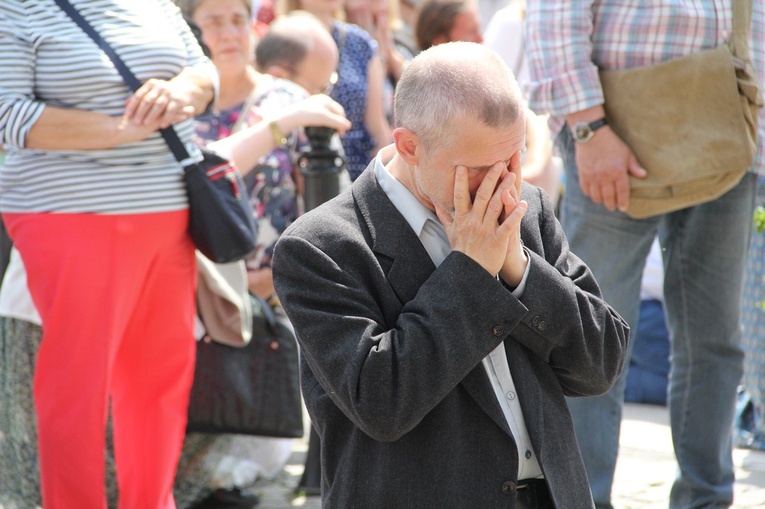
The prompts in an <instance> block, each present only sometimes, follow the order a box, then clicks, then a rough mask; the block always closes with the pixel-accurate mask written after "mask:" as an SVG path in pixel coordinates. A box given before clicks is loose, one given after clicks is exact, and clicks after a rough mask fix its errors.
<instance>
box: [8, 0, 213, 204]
mask: <svg viewBox="0 0 765 509" xmlns="http://www.w3.org/2000/svg"><path fill="white" fill-rule="evenodd" d="M72 4H73V5H74V6H75V7H76V8H77V9H78V10H79V11H80V12H81V13H82V15H83V16H84V17H85V19H87V20H88V22H89V23H90V24H92V25H93V26H94V28H95V29H96V30H97V31H98V32H99V34H101V36H102V37H103V38H104V39H105V40H106V41H107V42H108V43H109V45H110V46H112V48H114V50H115V51H116V52H117V54H119V55H120V57H121V58H122V59H123V60H124V61H125V63H126V64H127V66H128V67H129V68H130V69H131V70H132V71H133V73H135V75H136V76H137V77H138V79H139V80H140V81H142V82H143V81H146V80H148V79H149V78H157V79H163V80H169V79H171V78H173V77H174V76H176V75H177V74H178V73H179V72H180V71H181V70H182V69H183V68H184V67H187V66H194V67H196V68H199V69H201V70H203V71H204V72H206V73H207V74H209V75H210V77H211V79H213V82H214V83H216V85H217V80H218V78H217V71H216V70H215V67H214V66H213V65H212V63H211V62H210V61H209V59H207V58H206V57H204V55H203V54H202V51H201V49H200V48H199V45H198V44H197V42H196V40H195V39H194V36H193V35H192V33H191V31H190V30H189V29H188V26H187V25H186V23H185V21H184V20H183V18H182V17H181V15H180V13H179V11H178V9H177V7H176V6H175V5H174V4H173V3H172V2H171V1H170V0H72ZM0 76H2V78H1V79H0V145H3V146H4V147H5V148H6V150H8V155H7V158H6V160H5V164H4V166H3V167H2V169H0V210H2V211H4V212H85V213H87V212H92V213H144V212H166V211H173V210H181V209H184V208H186V207H187V206H188V203H187V198H186V192H185V188H184V185H183V181H182V177H181V173H180V166H179V165H178V163H177V162H176V161H175V159H174V158H173V156H172V155H171V153H170V151H169V149H168V148H167V145H166V144H165V142H164V141H163V139H162V137H161V136H160V135H159V134H158V133H155V134H153V135H151V136H150V137H149V138H147V139H145V140H143V141H140V142H136V143H129V144H125V145H120V146H117V147H114V148H111V149H104V150H32V149H27V148H25V142H26V138H27V135H28V134H29V131H30V129H31V127H32V125H33V124H34V123H35V122H36V121H37V119H38V118H39V117H40V115H41V113H42V111H43V109H44V108H45V106H46V105H51V106H56V107H62V108H75V109H81V110H89V111H95V112H101V113H105V114H108V115H112V116H121V115H122V114H123V112H124V109H125V102H126V101H127V99H128V98H129V97H130V96H131V95H132V92H131V91H130V89H129V88H128V87H127V85H125V84H124V82H123V80H122V77H121V76H120V75H119V73H118V72H117V70H116V69H115V68H114V66H113V65H112V63H111V61H110V60H109V59H108V57H107V56H106V55H105V54H104V53H103V52H102V51H101V50H100V49H99V47H98V46H97V45H96V44H95V43H94V42H93V41H92V40H91V39H90V38H89V37H88V36H87V35H86V34H85V33H84V32H82V30H81V29H80V28H79V27H78V26H77V25H76V24H75V23H74V22H73V21H71V19H70V18H69V17H68V16H67V15H66V14H65V13H64V12H63V11H61V10H60V9H59V7H58V6H56V4H55V3H54V1H53V0H2V1H0ZM175 127H176V130H178V132H179V135H180V136H181V138H182V139H183V140H184V141H189V140H191V139H192V138H193V135H194V123H193V120H189V121H185V122H182V123H179V124H177V125H176V126H175Z"/></svg>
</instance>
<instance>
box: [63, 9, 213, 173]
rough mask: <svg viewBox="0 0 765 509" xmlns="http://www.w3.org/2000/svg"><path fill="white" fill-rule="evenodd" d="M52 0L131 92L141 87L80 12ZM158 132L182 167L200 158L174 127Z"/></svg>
mask: <svg viewBox="0 0 765 509" xmlns="http://www.w3.org/2000/svg"><path fill="white" fill-rule="evenodd" d="M54 1H55V2H56V5H58V6H59V7H60V8H61V10H62V11H64V12H65V13H66V15H67V16H69V17H70V18H71V19H72V21H74V22H75V23H77V26H79V27H80V28H81V29H82V31H83V32H85V33H86V34H87V35H88V36H89V37H90V38H91V39H93V42H95V43H96V44H97V45H98V47H99V48H101V51H103V52H104V53H105V54H106V56H108V57H109V60H111V61H112V63H113V64H114V67H115V68H116V69H117V71H118V72H119V73H120V75H121V76H122V79H123V80H125V84H126V85H127V86H128V88H130V90H132V91H133V92H135V91H136V90H138V89H139V88H141V85H142V83H141V81H140V80H139V79H138V78H137V77H136V76H135V74H133V72H132V71H131V70H130V68H129V67H128V66H127V64H125V62H124V61H123V60H122V59H121V58H120V56H119V55H117V53H116V52H115V51H114V49H113V48H112V47H111V46H109V43H108V42H106V41H105V40H104V38H103V37H101V34H99V33H98V32H97V31H96V29H95V28H93V26H92V25H91V24H90V23H88V21H87V20H86V19H85V18H84V17H83V16H82V14H80V12H79V11H78V10H77V9H76V8H75V7H74V6H73V5H72V4H71V3H69V1H68V0H54ZM159 132H160V134H161V135H162V138H164V139H165V143H167V146H168V147H169V148H170V151H171V152H172V153H173V156H175V159H176V160H177V161H178V162H179V163H180V164H181V167H183V168H184V169H185V168H187V167H188V166H190V165H192V164H194V163H196V162H198V161H199V160H200V159H201V158H200V157H199V156H192V155H190V154H189V151H188V150H187V149H186V146H185V145H184V144H183V142H182V141H181V139H180V137H179V136H178V133H177V132H176V131H175V128H174V127H172V126H170V127H167V128H165V129H160V130H159Z"/></svg>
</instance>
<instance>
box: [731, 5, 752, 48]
mask: <svg viewBox="0 0 765 509" xmlns="http://www.w3.org/2000/svg"><path fill="white" fill-rule="evenodd" d="M751 24H752V0H733V32H732V33H731V37H730V41H729V44H730V48H731V52H732V53H733V55H734V56H736V57H738V58H740V59H742V60H745V61H749V60H750V55H749V41H748V40H747V34H748V33H749V27H750V25H751Z"/></svg>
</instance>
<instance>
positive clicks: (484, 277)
mask: <svg viewBox="0 0 765 509" xmlns="http://www.w3.org/2000/svg"><path fill="white" fill-rule="evenodd" d="M65 3H69V4H71V5H72V6H73V8H74V9H75V10H76V11H78V12H79V13H80V14H81V15H82V16H83V17H84V18H85V20H86V21H87V22H88V23H89V24H90V25H91V26H92V27H93V28H94V29H95V31H96V32H98V33H99V34H100V36H101V37H103V38H104V40H105V41H106V43H107V44H108V45H109V46H111V47H112V48H113V49H114V51H115V52H116V53H117V54H118V55H119V56H120V57H121V58H122V59H123V60H124V61H125V63H126V64H127V66H128V67H129V68H130V69H131V70H132V71H133V72H134V73H135V74H136V76H137V77H138V78H139V80H140V81H141V83H142V86H141V87H140V88H139V89H138V90H137V91H131V89H130V88H129V87H128V85H127V84H126V83H125V82H124V81H123V78H122V76H121V75H120V73H119V72H118V70H117V69H116V68H115V66H114V64H113V63H112V61H111V60H110V59H109V58H107V57H106V56H105V54H104V52H103V49H102V48H101V47H99V46H98V45H97V44H95V43H94V42H93V40H91V38H90V37H89V36H88V35H87V34H86V33H85V32H84V31H83V30H82V29H81V28H80V27H79V26H78V25H77V24H76V23H75V22H74V21H73V20H72V19H71V18H70V17H69V16H68V15H67V14H66V12H65V11H64V10H63V8H62V4H65ZM732 4H733V5H731V3H722V4H721V3H720V2H717V1H713V0H683V1H679V0H659V1H657V2H650V3H640V2H636V3H634V5H632V4H630V5H626V4H624V2H617V1H615V0H590V1H588V2H585V4H581V3H575V2H567V1H560V0H279V1H276V0H274V1H273V2H272V1H270V0H262V1H254V2H253V1H251V0H151V1H131V2H128V1H122V0H88V1H86V0H69V1H68V2H67V1H65V0H4V1H3V2H2V3H0V75H2V76H4V78H3V79H2V80H1V81H0V147H1V148H2V150H1V151H0V157H2V158H3V159H0V212H1V213H2V231H1V232H0V233H2V239H0V269H2V270H1V271H0V277H1V278H2V286H0V508H4V509H26V508H34V507H37V506H42V507H43V508H44V509H57V508H63V509H71V508H73V507H77V508H102V507H107V506H108V507H121V508H125V509H148V508H152V509H153V508H157V509H159V508H163V509H173V508H175V507H180V508H189V509H214V508H223V507H237V508H241V509H245V508H252V507H256V506H257V504H258V497H257V495H256V494H254V493H252V492H248V491H247V490H248V487H250V486H251V485H252V484H253V482H254V481H255V480H256V478H257V477H266V478H269V477H272V476H274V475H275V474H276V473H278V472H279V471H280V469H281V468H282V467H283V466H284V464H285V462H286V461H287V459H288V458H289V456H290V454H291V452H292V446H293V440H291V439H284V438H269V437H257V436H245V435H233V434H211V433H186V430H185V426H186V418H187V414H188V401H189V393H190V389H191V384H192V379H193V375H194V358H195V345H196V341H197V340H200V339H201V338H202V336H203V335H204V330H203V324H201V322H200V321H199V319H198V316H197V315H198V313H197V312H196V304H195V286H196V281H197V269H196V262H195V249H194V245H193V242H192V241H191V238H190V237H189V235H188V233H187V227H188V200H187V197H186V190H185V188H184V183H183V180H182V177H181V172H180V167H179V165H178V163H177V161H176V159H175V158H174V157H173V155H172V153H171V152H170V150H169V149H168V147H167V145H166V144H165V141H164V140H163V137H162V135H161V134H160V132H159V131H160V130H162V129H167V128H169V127H172V128H173V129H175V131H176V132H177V133H178V135H179V137H180V138H181V139H182V140H183V142H184V143H186V144H187V145H188V146H190V147H193V146H206V147H207V148H209V149H212V150H215V151H217V152H219V153H220V154H222V155H224V156H225V157H227V158H229V159H231V160H232V161H233V162H234V163H235V165H236V166H237V168H238V169H239V171H240V173H241V174H242V177H243V179H244V183H245V187H246V192H247V196H248V197H249V202H250V205H251V206H252V212H253V215H254V220H255V224H256V230H257V246H256V249H255V252H254V253H253V254H252V255H250V256H249V257H248V258H247V259H246V260H244V266H245V267H246V278H247V279H246V282H245V284H246V286H247V289H248V291H249V292H250V293H252V294H253V295H256V296H258V297H260V298H261V299H263V301H264V302H267V303H268V305H269V306H271V307H272V309H273V311H274V314H275V316H276V317H277V319H278V320H281V321H282V322H284V323H285V324H286V325H288V327H289V328H290V329H292V330H294V332H295V336H296V338H297V340H298V342H299V344H300V364H301V376H300V378H301V380H300V381H301V386H302V392H303V397H304V400H305V408H306V409H307V412H308V415H309V416H310V420H311V430H312V433H313V434H312V438H311V442H312V443H311V446H312V447H313V448H315V451H314V452H315V453H316V455H317V458H319V461H318V463H317V464H315V465H312V467H311V468H316V469H317V476H319V482H318V484H319V486H316V487H315V488H316V490H315V494H316V495H320V496H321V498H322V504H323V506H325V507H365V508H370V509H371V508H375V507H380V508H381V509H382V508H386V509H387V508H391V507H516V508H519V509H526V508H540V509H541V508H546V509H551V508H558V509H561V508H569V507H576V508H579V507H594V508H596V509H612V508H613V506H612V504H611V487H612V484H613V477H614V471H615V468H616V461H617V453H618V444H619V427H620V423H621V411H622V407H623V404H624V402H625V401H641V402H648V403H653V404H666V405H667V407H668V410H669V414H670V425H671V429H672V438H673V444H674V449H675V454H676V457H677V462H678V475H677V478H676V480H675V482H674V485H673V487H672V491H671V494H670V500H669V506H670V507H671V508H672V509H679V508H690V507H699V508H700V507H729V506H730V505H732V503H733V486H734V482H735V479H734V474H733V463H732V448H733V447H734V445H738V446H742V447H751V448H760V449H764V450H765V360H763V358H764V356H765V346H764V345H765V308H763V305H762V301H763V299H764V298H765V279H764V278H765V268H763V254H764V251H765V240H763V235H765V233H763V232H760V231H758V230H757V229H755V228H753V220H752V218H753V214H754V212H755V208H756V207H757V206H758V205H759V206H762V205H763V203H764V202H763V200H765V109H763V108H761V109H760V110H759V131H758V133H759V137H758V146H757V151H756V154H755V156H754V160H753V163H752V165H751V168H750V169H749V171H748V172H747V173H746V174H745V175H744V176H743V177H742V178H741V180H740V181H739V182H738V183H737V185H735V186H734V187H733V188H732V189H731V190H729V191H727V192H725V193H724V194H722V196H720V197H717V198H715V199H712V200H709V201H705V202H701V203H697V204H694V205H692V206H687V207H684V208H682V209H680V210H677V211H673V212H668V213H662V214H657V215H654V216H651V217H647V218H640V219H637V218H634V217H632V216H630V215H628V214H627V213H626V212H627V210H628V206H629V202H630V193H629V188H630V181H631V180H633V181H634V180H640V179H643V178H645V176H646V174H647V173H646V169H644V168H643V166H642V165H641V161H639V160H638V158H637V157H636V155H635V153H634V150H633V147H630V146H629V143H628V142H626V141H625V140H624V139H622V138H621V137H620V136H619V135H618V134H617V133H616V131H615V130H614V129H613V126H612V125H611V124H610V123H609V115H610V113H609V108H608V102H607V100H606V98H605V97H604V94H603V89H602V86H601V81H600V77H599V71H603V70H613V69H626V68H633V67H641V66H649V65H654V64H657V63H660V62H664V61H668V60H672V59H676V58H680V57H683V56H686V55H691V54H697V53H700V52H702V51H704V50H706V49H710V48H716V47H718V46H720V45H722V44H725V43H726V42H727V41H728V40H729V39H730V38H731V37H732V34H733V33H734V30H733V28H734V9H733V6H734V5H735V6H736V8H737V9H739V10H738V11H737V12H738V14H741V13H742V12H743V13H745V14H746V15H747V16H746V19H747V20H748V21H749V25H748V26H747V27H746V29H745V31H746V34H747V38H746V39H747V44H745V46H748V47H747V48H745V52H746V53H747V54H748V56H749V58H750V63H751V64H752V66H753V68H754V69H755V70H756V72H757V73H758V76H759V79H760V82H761V83H765V4H763V3H762V2H757V1H752V0H734V1H733V2H732ZM739 49H740V48H739ZM760 98H761V95H760ZM314 126H321V127H327V128H330V129H331V130H333V131H334V132H335V133H336V134H335V135H333V138H332V147H333V150H335V151H336V152H337V154H338V155H339V156H340V157H341V158H342V161H343V162H344V165H343V169H342V176H341V179H340V181H341V186H340V188H341V192H340V195H339V196H338V197H337V198H336V199H333V200H331V202H330V203H328V204H326V205H325V206H322V207H320V208H319V209H317V210H315V211H314V210H311V211H309V212H306V206H305V202H304V197H305V180H304V175H303V169H304V168H302V167H301V164H300V157H301V154H303V153H305V151H306V148H307V147H308V143H309V140H308V137H307V136H306V134H305V130H304V129H305V128H307V127H314ZM329 198H331V197H328V199H329ZM649 252H650V253H651V255H650V257H649ZM646 263H648V265H646ZM644 269H645V276H646V278H648V277H649V276H650V277H651V281H650V284H649V283H647V282H646V281H647V279H646V278H644V277H643V275H644ZM649 287H650V288H649ZM652 288H658V290H656V291H653V292H652V293H650V294H649V295H648V296H646V293H645V291H646V290H649V289H652ZM641 290H642V291H641ZM200 326H201V327H202V329H200ZM200 330H201V333H200ZM732 429H733V432H731V430H732ZM454 458H458V459H457V460H455V459H454ZM306 468H307V469H308V465H306ZM310 488H311V487H309V492H311V490H310Z"/></svg>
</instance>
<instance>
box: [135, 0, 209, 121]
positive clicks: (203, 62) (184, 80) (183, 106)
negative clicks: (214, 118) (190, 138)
mask: <svg viewBox="0 0 765 509" xmlns="http://www.w3.org/2000/svg"><path fill="white" fill-rule="evenodd" d="M166 16H167V26H168V30H174V31H175V32H176V33H177V35H178V37H180V38H181V39H182V40H183V44H184V46H185V48H186V64H185V66H184V68H183V70H182V71H181V72H180V73H178V75H176V76H175V77H174V78H172V79H170V80H167V81H166V80H157V79H152V80H147V81H146V83H144V84H143V86H141V88H139V89H138V90H137V91H136V92H135V94H133V96H131V97H130V99H129V100H128V101H127V103H126V105H125V116H126V118H128V119H129V120H132V121H133V122H135V123H136V124H137V125H143V124H152V123H154V122H158V123H159V124H160V126H161V127H168V126H169V125H171V124H174V123H176V122H181V121H183V120H186V119H188V118H192V117H195V116H197V115H201V114H202V113H204V112H205V110H207V109H208V108H209V107H210V106H211V105H212V104H214V102H215V100H216V99H217V97H218V88H219V76H218V70H217V69H216V67H215V65H214V64H213V63H212V62H211V61H210V59H209V58H207V57H206V56H205V55H204V52H203V51H202V48H200V46H199V43H198V42H197V40H196V38H195V37H194V34H193V33H192V32H191V29H190V28H189V25H188V23H186V21H185V20H184V19H183V15H182V14H181V12H180V10H179V9H178V7H177V6H175V5H173V4H169V5H168V11H166Z"/></svg>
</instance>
